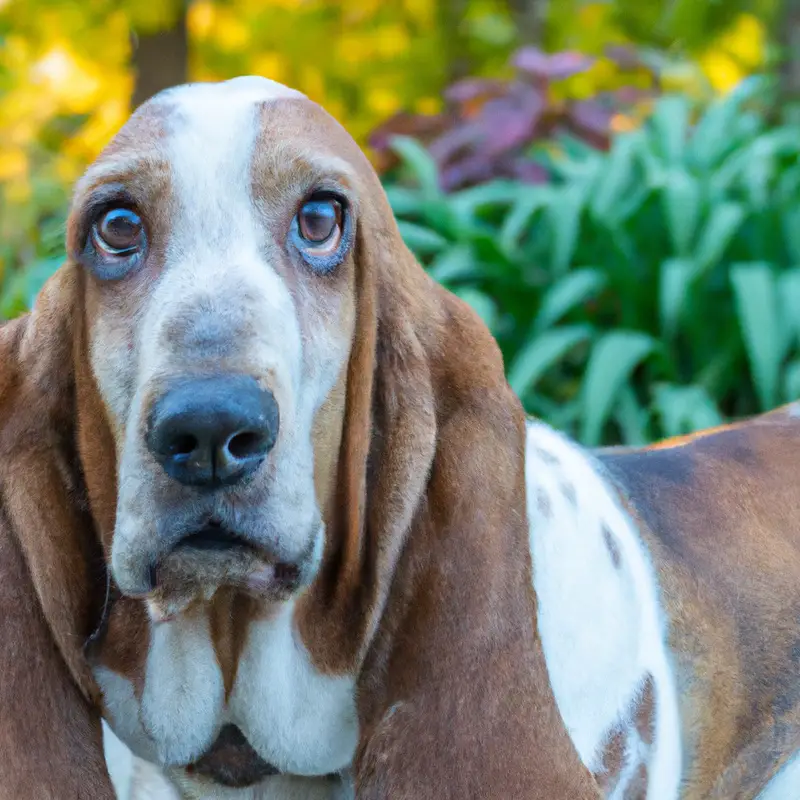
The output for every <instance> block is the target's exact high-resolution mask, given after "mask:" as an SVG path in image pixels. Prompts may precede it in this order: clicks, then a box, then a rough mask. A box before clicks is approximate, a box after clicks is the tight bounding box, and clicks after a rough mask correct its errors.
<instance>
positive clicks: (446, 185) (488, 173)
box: [439, 155, 497, 192]
mask: <svg viewBox="0 0 800 800" xmlns="http://www.w3.org/2000/svg"><path fill="white" fill-rule="evenodd" d="M496 175H497V171H496V169H495V165H494V163H493V162H492V161H491V160H489V159H487V158H484V157H483V156H480V155H473V156H469V157H468V158H464V159H462V160H461V161H457V162H455V163H453V164H451V165H450V166H449V167H447V168H446V169H445V170H443V171H442V172H441V174H440V176H439V183H440V185H441V187H442V190H443V191H445V192H452V191H455V190H456V189H463V188H465V187H467V186H474V185H475V184H477V183H485V182H486V181H489V180H491V179H492V178H494V177H496Z"/></svg>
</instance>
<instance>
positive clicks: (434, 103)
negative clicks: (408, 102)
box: [414, 97, 443, 115]
mask: <svg viewBox="0 0 800 800" xmlns="http://www.w3.org/2000/svg"><path fill="white" fill-rule="evenodd" d="M442 105H443V102H442V99H441V97H420V98H418V99H417V101H416V102H415V103H414V111H416V112H417V114H428V115H433V114H438V113H439V112H440V111H441V110H442Z"/></svg>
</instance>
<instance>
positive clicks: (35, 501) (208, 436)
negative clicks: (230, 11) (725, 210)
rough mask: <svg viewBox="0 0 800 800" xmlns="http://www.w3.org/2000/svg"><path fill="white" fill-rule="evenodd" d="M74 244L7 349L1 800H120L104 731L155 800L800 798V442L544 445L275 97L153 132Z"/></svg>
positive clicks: (489, 355) (307, 116)
mask: <svg viewBox="0 0 800 800" xmlns="http://www.w3.org/2000/svg"><path fill="white" fill-rule="evenodd" d="M67 239H68V242H67V243H68V254H69V258H68V261H67V263H66V264H65V265H64V266H63V267H62V268H61V270H59V272H58V273H57V274H56V276H54V278H53V279H51V281H50V282H49V283H48V284H47V286H46V287H45V289H44V290H43V291H42V293H41V295H40V297H39V298H38V300H37V303H36V307H35V308H34V310H33V312H32V313H31V314H30V315H29V316H27V317H24V318H22V319H20V320H17V321H15V322H12V323H9V324H7V325H5V326H4V327H2V328H0V626H2V637H0V674H2V681H0V719H2V720H3V723H2V727H0V754H1V755H2V758H0V797H2V798H6V797H8V798H21V799H23V800H24V799H26V798H37V800H38V799H39V798H47V797H52V798H73V797H74V798H87V800H100V798H112V797H114V789H113V788H112V781H111V779H110V777H109V775H108V772H107V770H106V766H105V760H104V753H103V733H102V731H103V728H102V724H101V720H103V719H104V720H105V721H106V722H107V724H108V726H109V727H110V729H113V731H114V734H115V735H112V734H111V733H110V732H109V733H108V735H107V737H106V747H107V752H108V762H109V766H110V768H111V771H112V774H113V776H114V783H115V784H116V785H117V791H118V792H119V796H120V797H124V798H128V797H139V798H142V797H151V798H155V797H158V796H159V795H158V794H157V792H164V793H166V792H169V794H171V795H173V796H183V797H186V798H196V797H197V798H199V797H209V798H220V800H224V799H225V798H230V799H231V800H300V799H301V798H302V800H317V799H318V800H334V798H348V797H350V798H352V797H355V798H358V800H364V799H365V798H392V799H393V800H394V798H398V799H401V798H414V799H415V800H417V799H419V800H424V799H425V798H481V800H483V799H484V798H485V799H487V800H501V799H502V800H507V798H542V799H547V800H551V799H552V798H571V799H575V800H582V798H595V797H601V796H607V797H611V798H642V797H647V798H650V800H662V799H663V800H669V799H670V798H678V797H681V798H689V799H691V800H695V798H706V797H713V798H720V799H721V798H733V797H736V798H755V797H759V798H760V800H791V798H794V797H800V789H797V788H796V787H799V786H800V757H798V756H797V755H796V754H797V753H798V751H799V750H800V676H798V672H797V670H798V665H800V618H799V617H798V615H799V614H800V492H798V491H797V489H796V487H795V481H794V480H793V477H794V475H793V471H792V469H791V468H792V466H793V464H794V463H795V460H796V455H795V454H796V452H798V447H800V421H798V420H796V419H794V417H793V415H792V410H791V409H789V410H786V411H782V412H779V413H776V414H773V415H769V416H766V417H764V418H761V419H759V420H756V421H754V422H753V423H750V424H748V425H742V426H734V427H731V428H727V429H724V430H722V431H719V432H714V433H710V434H708V435H706V436H702V437H696V438H692V439H691V440H689V441H688V442H687V443H683V444H675V443H672V444H671V445H670V446H667V447H661V448H653V449H649V450H645V451H639V452H631V451H611V452H606V453H598V454H592V453H589V452H587V451H584V450H583V449H581V448H579V447H578V446H576V445H575V444H573V443H571V442H570V441H568V440H567V439H565V438H564V437H562V436H560V435H559V434H557V433H556V432H554V431H553V430H551V429H550V428H548V427H546V426H544V425H541V424H539V423H533V422H531V423H527V424H526V422H525V419H524V415H523V413H522V410H521V408H520V405H519V403H518V401H517V400H516V398H514V396H513V395H512V393H511V391H510V389H509V388H508V386H507V384H506V382H505V380H504V377H503V365H502V361H501V358H500V355H499V352H498V350H497V347H496V345H495V343H494V342H493V340H492V339H491V336H490V335H489V333H488V331H486V329H485V328H484V327H483V325H482V324H481V323H480V322H479V320H478V319H477V317H476V316H475V315H474V314H473V313H472V312H471V311H470V310H469V309H468V308H467V307H466V306H465V305H463V304H462V303H461V302H460V301H458V300H457V299H456V298H454V297H453V296H451V295H450V294H448V293H447V292H445V291H444V290H443V289H441V288H440V287H438V286H436V285H435V284H434V283H433V282H432V281H431V280H429V279H428V278H427V277H426V275H425V273H424V272H423V270H422V269H421V268H420V267H419V265H418V264H417V263H416V262H415V261H414V259H413V257H412V256H411V254H410V253H409V252H408V251H407V249H406V248H405V246H404V245H403V243H402V241H401V238H400V235H399V233H398V230H397V227H396V225H395V222H394V219H393V217H392V213H391V210H390V208H389V206H388V203H387V201H386V198H385V196H384V194H383V191H382V189H381V186H380V183H379V181H378V179H377V177H376V176H375V174H374V172H373V171H372V169H371V167H370V166H369V164H368V162H367V160H366V159H365V158H364V156H363V154H362V153H361V152H360V151H359V149H358V148H357V146H356V145H355V143H354V142H353V141H352V140H351V139H350V137H349V136H348V135H347V134H346V133H345V132H344V131H343V130H342V129H341V127H339V126H338V125H337V124H336V123H335V122H334V121H333V120H332V119H331V118H330V117H329V116H327V115H326V114H325V113H324V112H323V111H322V110H321V109H320V108H319V107H318V106H316V105H315V104H313V103H311V102H310V101H308V100H307V99H305V98H304V97H303V96H302V95H300V94H298V93H296V92H294V91H292V90H289V89H286V88H285V87H282V86H280V85H278V84H274V83H272V82H270V81H267V80H263V79H257V78H241V79H237V80H235V81H229V82H227V83H223V84H203V85H193V86H189V87H180V88H177V89H174V90H170V91H168V92H165V93H162V94H161V95H159V96H157V97H156V98H154V99H153V100H151V101H149V102H148V103H147V104H145V105H144V106H143V107H142V108H140V109H139V110H138V111H137V112H136V114H134V115H133V117H132V118H131V120H130V121H129V122H128V124H127V125H126V126H125V127H124V128H123V130H122V131H121V132H120V133H119V134H118V136H117V137H116V138H115V139H114V141H113V142H112V143H111V145H110V146H109V147H108V148H107V149H106V151H105V152H104V153H103V154H102V155H101V156H100V158H99V159H98V160H97V162H96V163H95V164H94V165H92V167H90V168H89V170H88V172H87V173H86V175H85V176H84V177H83V179H82V180H81V181H80V182H79V184H78V186H77V187H76V192H75V197H74V203H73V208H72V213H71V217H70V222H69V228H68V237H67ZM534 587H535V590H534ZM119 740H122V742H124V744H125V746H126V747H127V748H129V750H130V751H132V752H133V753H135V755H136V758H137V759H138V760H137V761H133V760H130V756H129V752H128V750H127V749H125V748H123V745H122V744H121V743H120V741H119ZM120 753H121V754H122V755H120ZM126 759H129V763H128V765H127V766H128V767H131V769H129V770H128V772H129V773H130V772H131V771H132V772H133V775H131V774H125V773H126V764H125V760H126ZM145 764H155V765H157V766H158V771H157V773H156V772H155V771H154V770H153V769H152V768H150V767H145ZM160 776H161V777H160ZM166 780H168V781H169V783H170V784H171V785H172V787H173V788H172V789H169V790H167V789H166V788H165V786H166V784H164V783H163V782H164V781H166ZM137 781H138V782H139V786H138V787H137V786H136V783H137ZM142 781H144V782H147V786H144V785H143V784H142V783H141V782H142ZM158 783H161V784H162V786H161V788H154V787H155V786H156V785H157V784H158ZM137 793H138V795H137ZM178 793H179V794H178ZM169 794H164V796H165V797H167V796H169Z"/></svg>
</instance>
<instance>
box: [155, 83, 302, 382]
mask: <svg viewBox="0 0 800 800" xmlns="http://www.w3.org/2000/svg"><path fill="white" fill-rule="evenodd" d="M302 97H303V95H302V94H300V93H299V92H296V91H294V90H293V89H289V88H287V87H285V86H282V85H281V84H278V83H275V82H274V81H270V80H267V79H266V78H257V77H248V78H236V79H234V80H231V81H226V82H224V83H207V84H203V83H200V84H189V85H187V86H180V87H177V88H175V89H171V90H168V91H167V92H164V93H162V94H161V95H159V96H158V97H156V98H155V100H154V103H155V104H156V105H157V106H158V105H161V104H163V105H165V106H166V107H167V115H166V120H165V128H166V130H165V133H166V147H167V152H168V163H169V165H170V173H171V189H172V196H173V200H174V209H173V219H172V222H171V226H170V233H169V239H168V244H167V251H166V269H165V270H164V274H163V276H162V281H161V287H160V289H159V295H160V296H159V298H158V302H157V303H156V302H154V306H156V307H154V308H153V312H154V314H153V315H151V316H150V319H148V320H147V323H148V324H146V325H145V328H148V327H149V330H151V331H155V330H157V329H158V327H159V326H158V321H159V319H162V320H163V319H164V318H166V317H169V316H171V315H172V314H174V313H175V303H178V304H179V305H180V304H181V302H182V301H186V302H188V303H191V298H198V300H199V299H201V298H212V299H213V302H214V304H215V306H216V309H213V308H212V309H209V310H210V311H211V312H212V314H216V315H217V317H218V318H224V316H225V311H224V309H225V308H226V306H227V307H231V306H236V305H238V300H237V298H236V293H237V292H241V291H242V290H243V289H244V288H245V287H249V291H250V294H251V295H252V294H253V292H255V294H256V295H257V296H258V297H259V298H260V302H261V303H262V304H263V305H262V307H261V309H260V314H261V315H263V317H262V321H263V325H264V330H263V331H262V334H263V335H265V336H266V337H267V338H268V339H269V338H271V339H272V341H273V343H277V342H278V341H281V339H280V338H276V337H275V336H272V335H271V334H277V332H278V328H279V327H280V328H282V329H285V328H286V327H287V326H288V329H289V330H291V329H293V328H296V319H295V312H294V307H293V304H292V302H291V298H290V296H289V293H288V290H287V287H286V286H285V285H283V282H282V281H281V280H280V278H279V277H278V275H277V273H276V272H275V270H274V268H273V266H272V265H270V264H268V263H265V261H264V259H263V257H262V255H261V247H262V243H263V236H264V235H265V229H264V226H263V223H262V221H261V220H260V219H259V216H258V211H257V209H256V205H255V200H254V197H253V192H252V186H253V175H252V165H253V156H254V152H255V148H256V145H257V143H258V136H259V123H260V111H261V107H262V106H263V104H264V103H269V102H273V101H277V100H280V99H291V98H302ZM155 300H156V298H155V297H154V301H155ZM265 318H271V319H272V325H270V324H269V323H268V322H267V321H266V319H265ZM270 327H273V328H275V330H272V331H268V330H267V328H270ZM290 338H294V339H295V344H296V345H299V331H296V336H295V337H290ZM284 344H285V343H284ZM143 345H144V347H143V351H144V353H143V354H144V363H145V364H148V363H149V364H153V363H154V361H156V360H158V355H157V354H156V353H154V352H153V351H152V349H153V348H154V349H156V350H158V349H159V348H160V347H161V344H160V343H159V342H158V341H156V340H151V341H150V342H146V341H145V342H143ZM290 349H291V348H290ZM148 351H150V352H148ZM282 355H284V356H285V358H286V360H287V361H288V362H289V363H293V364H297V365H299V361H300V353H299V351H298V350H297V349H291V352H285V353H283V354H282ZM264 366H265V367H275V365H264Z"/></svg>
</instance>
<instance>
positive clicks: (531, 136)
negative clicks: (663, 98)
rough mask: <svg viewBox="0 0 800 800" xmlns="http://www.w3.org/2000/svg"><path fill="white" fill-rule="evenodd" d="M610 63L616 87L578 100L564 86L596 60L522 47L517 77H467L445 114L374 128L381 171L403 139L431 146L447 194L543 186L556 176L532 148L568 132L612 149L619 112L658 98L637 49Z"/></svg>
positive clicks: (616, 54) (653, 74)
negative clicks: (503, 184) (496, 184)
mask: <svg viewBox="0 0 800 800" xmlns="http://www.w3.org/2000/svg"><path fill="white" fill-rule="evenodd" d="M605 61H606V62H607V66H608V68H609V71H611V72H612V75H614V76H615V78H616V81H615V83H614V88H613V89H611V88H607V89H606V90H604V91H597V92H596V93H595V94H594V95H593V96H589V97H582V98H579V99H578V98H572V97H570V96H569V92H568V91H566V92H565V82H568V81H569V79H570V78H573V77H574V76H576V75H582V74H585V73H587V71H589V70H590V69H591V68H592V67H593V66H594V65H595V64H596V63H597V59H594V58H589V57H587V56H584V55H581V54H580V53H576V52H572V51H564V52H559V53H551V54H547V53H543V52H542V51H540V50H538V49H537V48H535V47H532V46H528V47H523V48H520V49H519V50H517V51H516V52H515V53H514V54H513V56H512V58H511V66H512V67H513V69H514V75H513V77H512V78H510V79H503V78H475V77H470V78H464V79H463V80H460V81H457V82H456V83H454V84H452V85H451V86H449V87H448V88H447V89H446V90H445V92H444V100H445V104H446V105H445V108H444V110H443V111H442V112H440V113H439V114H434V115H428V114H408V113H401V114H397V115H395V116H393V117H392V118H391V119H389V120H387V121H386V122H385V123H384V124H383V125H381V126H380V127H378V128H377V129H375V130H374V131H373V132H372V134H371V135H370V137H369V144H370V147H371V148H372V151H373V154H374V156H375V158H376V165H377V167H378V169H379V170H384V169H390V168H391V167H393V166H394V165H395V163H396V159H395V158H393V153H392V148H391V142H392V140H393V139H394V138H395V137H396V136H397V135H398V134H402V135H406V136H412V137H414V138H415V139H417V140H418V141H420V142H422V143H423V144H425V145H426V147H427V149H428V152H429V153H430V155H431V157H432V158H433V160H434V161H435V162H436V166H437V168H438V172H439V178H438V180H439V183H440V185H441V187H442V188H443V189H444V190H445V191H452V190H454V189H463V188H464V187H466V186H474V185H477V184H481V183H485V182H487V181H489V180H491V179H494V178H501V177H504V178H517V179H520V180H523V181H526V182H529V183H544V182H546V181H548V180H549V179H550V177H551V175H550V172H549V170H548V169H546V167H545V166H543V165H542V164H540V163H537V162H536V161H533V160H531V159H530V158H529V157H528V150H529V149H530V147H531V145H533V144H534V143H537V142H550V141H552V139H553V137H554V136H555V135H557V134H559V133H561V132H564V131H566V132H570V133H571V134H573V135H574V136H577V137H580V138H581V139H582V140H583V141H585V142H587V143H588V144H590V145H592V146H593V147H595V148H597V149H601V150H604V149H607V148H608V146H609V144H610V142H611V137H612V134H613V123H614V119H615V115H616V114H617V113H618V112H619V111H620V110H622V109H628V108H629V107H630V106H631V105H632V104H633V102H634V101H642V100H645V99H647V98H650V97H654V96H655V95H656V94H657V92H658V89H659V76H658V73H657V70H656V68H655V67H654V66H651V65H650V64H648V63H647V61H646V60H645V59H643V58H642V57H641V56H640V55H639V54H638V53H637V52H636V51H635V50H634V49H632V48H623V47H609V48H607V54H606V59H605ZM612 65H614V66H613V67H612Z"/></svg>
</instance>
